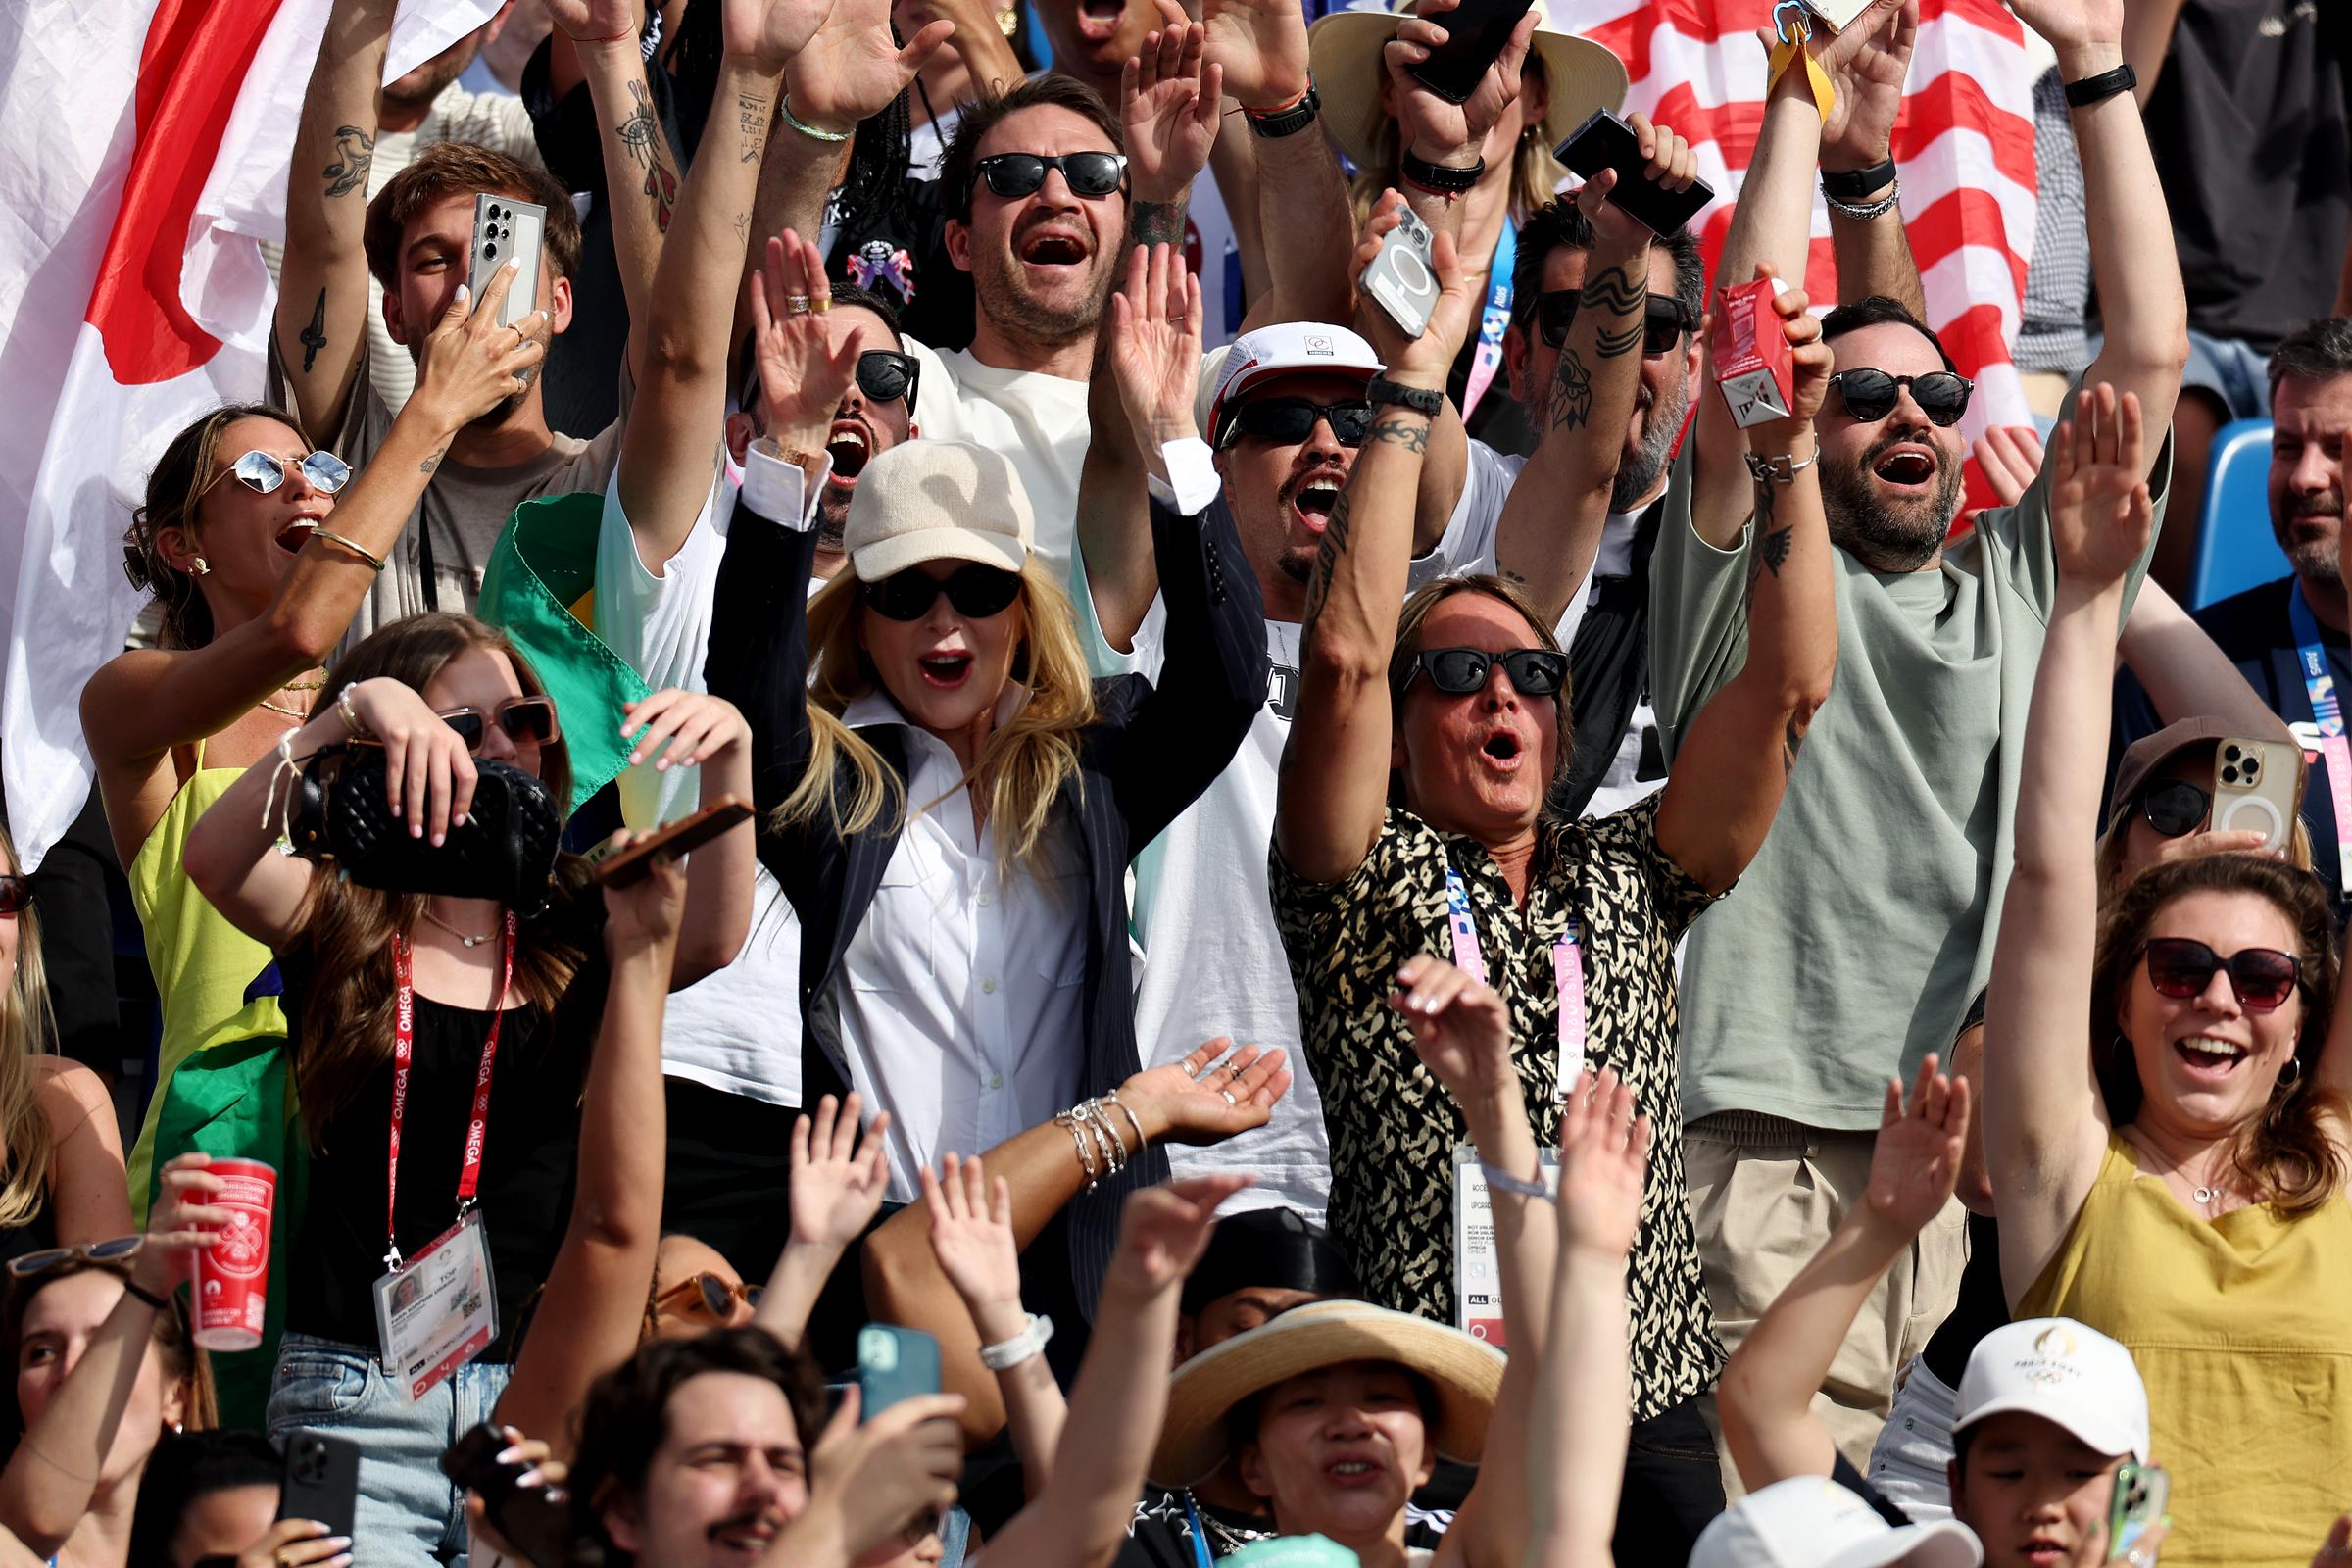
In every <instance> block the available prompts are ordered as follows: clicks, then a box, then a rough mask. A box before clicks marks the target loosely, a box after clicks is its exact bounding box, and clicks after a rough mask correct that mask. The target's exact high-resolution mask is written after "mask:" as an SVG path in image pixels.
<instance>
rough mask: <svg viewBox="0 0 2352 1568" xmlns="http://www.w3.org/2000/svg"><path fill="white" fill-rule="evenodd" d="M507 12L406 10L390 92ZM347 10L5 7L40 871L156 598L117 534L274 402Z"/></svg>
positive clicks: (27, 752)
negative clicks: (198, 445)
mask: <svg viewBox="0 0 2352 1568" xmlns="http://www.w3.org/2000/svg"><path fill="white" fill-rule="evenodd" d="M497 9H498V0H403V3H402V5H401V8H400V11H399V14H398V17H397V19H396V21H395V23H394V25H393V30H392V42H391V50H390V57H389V59H388V60H387V61H386V79H387V80H390V79H392V78H393V77H395V76H398V75H401V74H403V73H406V72H408V71H409V70H410V69H412V68H413V67H415V66H417V65H419V64H421V63H422V62H424V61H425V60H427V59H429V58H431V57H432V56H433V55H435V54H437V53H439V52H440V51H441V50H443V49H445V48H447V47H448V46H449V45H450V44H451V43H454V42H455V41H457V39H459V38H460V37H462V36H464V35H465V34H466V33H467V32H469V31H471V30H472V29H474V28H475V27H477V26H480V25H482V24H483V23H484V22H486V21H488V20H489V18H490V16H491V15H492V14H493V13H494V12H495V11H496V10H497ZM328 10H329V0H105V3H104V4H95V5H94V4H90V3H89V0H18V3H16V4H14V5H11V6H7V7H0V215H5V216H4V217H0V369H4V370H5V372H6V376H7V384H8V386H9V389H10V392H11V395H12V396H11V417H9V418H7V419H4V420H0V486H4V487H5V496H6V502H7V504H8V506H9V510H10V512H11V514H12V515H14V516H15V517H17V518H20V519H22V523H21V526H19V527H17V528H14V529H0V584H4V585H6V587H7V589H8V592H7V593H6V595H5V596H0V636H4V637H5V642H6V647H7V670H6V678H5V682H4V684H0V767H4V769H5V777H6V784H7V795H8V813H9V820H10V823H11V826H12V827H13V828H14V830H15V836H16V841H17V853H18V856H19V858H21V859H22V860H23V862H24V864H25V867H26V868H27V869H30V868H32V867H34V866H37V865H38V864H39V863H40V860H41V858H42V856H43V855H45V854H46V853H47V851H48V848H49V846H50V845H52V844H54V843H55V842H56V841H57V839H58V837H59V835H60V834H62V833H63V832H64V831H65V829H66V828H67V826H68V825H70V824H71V823H72V821H73V816H74V813H75V812H77V811H78V810H79V809H81V805H82V802H83V800H84V799H85V798H86V796H87V794H88V792H89V785H90V762H89V754H88V752H87V750H86V749H85V748H84V746H83V744H82V736H81V718H80V700H81V689H82V687H83V686H84V685H85V684H86V683H87V682H88V680H89V678H90V676H91V674H92V673H94V672H95V671H96V670H97V668H98V666H99V665H100V664H101V663H103V662H106V661H107V660H108V659H110V658H112V657H113V656H114V655H115V654H116V653H117V652H119V651H120V650H121V648H122V646H123V637H124V635H125V634H126V633H127V631H128V630H129V627H130V623H131V620H132V618H133V617H134V616H135V615H136V613H137V611H138V607H139V596H138V594H137V593H136V591H135V590H133V589H132V588H131V586H130V583H129V580H128V579H127V578H126V577H125V576H124V575H123V530H124V529H125V528H126V527H127V526H128V525H129V522H130V515H131V511H132V509H133V508H134V507H136V506H137V505H138V503H139V501H140V499H141V497H142V496H143V494H144V492H145V488H146V478H147V472H148V469H149V468H151V467H152V466H154V463H155V460H156V458H157V457H158V456H159V455H160V454H161V453H162V451H163V448H164V446H165V444H166V443H167V442H169V441H170V440H171V439H172V436H173V435H174V434H175V433H177V432H178V430H179V429H180V428H181V427H182V426H184V425H185V424H186V423H188V421H189V420H191V419H193V418H195V417H197V416H198V415H199V414H201V413H202V412H203V411H204V410H206V409H207V408H210V407H212V406H213V405H215V404H217V403H221V402H223V401H228V400H232V399H251V398H258V397H259V396H260V395H261V392H262V386H263V365H264V351H265V345H266V343H267V341H268V339H267V336H266V334H267V333H268V331H269V325H270V311H271V308H272V306H273V304H274V299H273V295H272V291H271V287H270V277H269V272H268V270H266V269H265V268H264V267H263V265H262V258H261V251H260V244H261V241H263V240H265V239H268V240H280V239H282V238H283V237H284V234H285V211H284V208H285V189H286V176H287V163H288V159H289V157H290V155H291V152H292V147H293V138H294V127H295V123H296V122H297V121H298V120H299V119H300V117H301V112H302V95H303V89H304V87H305V85H306V84H307V83H308V81H309V79H310V73H311V66H312V63H313V61H314V60H315V58H316V57H317V54H318V49H319V38H320V37H321V36H322V35H323V34H324V32H325V30H326V19H327V13H328Z"/></svg>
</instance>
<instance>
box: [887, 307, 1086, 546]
mask: <svg viewBox="0 0 2352 1568" xmlns="http://www.w3.org/2000/svg"><path fill="white" fill-rule="evenodd" d="M906 350H907V353H908V354H911V355H912V356H914V358H915V360H916V362H917V363H918V364H920V365H921V366H922V370H923V378H922V383H921V386H920V389H919V391H918V393H917V397H916V402H915V416H914V422H915V425H916V427H917V428H918V429H920V430H921V431H922V433H923V435H924V437H925V438H926V439H928V440H934V441H969V442H972V443H974V444H975V445H978V446H984V447H989V448H991V449H993V450H995V451H997V452H1001V453H1003V454H1004V455H1005V461H1006V462H1008V463H1010V464H1011V465H1012V471H1013V472H1014V473H1016V474H1018V475H1020V480H1021V488H1022V489H1023V490H1024V491H1026V492H1027V493H1028V496H1029V509H1030V511H1031V512H1033V513H1035V514H1036V515H1037V542H1036V547H1035V548H1036V551H1037V554H1038V555H1039V556H1041V557H1043V558H1044V560H1045V564H1046V565H1047V567H1048V568H1049V569H1050V570H1051V571H1052V572H1053V574H1054V581H1056V582H1067V581H1069V569H1070V541H1071V538H1072V536H1073V535H1074V534H1075V533H1076V531H1077V524H1078V470H1079V467H1080V466H1081V465H1083V464H1084V463H1085V462H1086V443H1087V432H1088V428H1089V426H1088V422H1087V416H1086V383H1085V382H1084V381H1072V380H1068V379H1065V378H1064V377H1061V376H1058V375H1046V374H1043V373H1041V372H1039V371H1035V370H1002V369H999V368H997V367H995V366H993V365H983V364H981V363H980V362H979V361H978V360H976V359H974V358H972V354H971V351H970V350H969V349H950V350H948V351H946V352H945V353H943V352H941V351H940V350H938V349H935V348H932V347H930V346H929V345H928V344H924V343H918V342H916V341H915V340H914V339H913V338H907V340H906Z"/></svg>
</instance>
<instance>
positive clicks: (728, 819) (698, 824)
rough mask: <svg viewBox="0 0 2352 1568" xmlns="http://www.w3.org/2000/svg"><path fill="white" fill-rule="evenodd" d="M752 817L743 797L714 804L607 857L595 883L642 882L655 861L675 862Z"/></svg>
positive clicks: (622, 884)
mask: <svg viewBox="0 0 2352 1568" xmlns="http://www.w3.org/2000/svg"><path fill="white" fill-rule="evenodd" d="M751 814H752V808H751V804H750V803H749V802H747V801H745V800H744V798H743V797H742V796H740V795H729V796H725V797H723V798H721V799H719V800H717V801H713V802H712V803H711V805H709V806H706V807H704V808H703V809H701V810H699V811H697V812H695V813H694V814H693V815H692V816H682V817H680V818H678V820H676V821H675V822H672V823H670V824H669V825H668V826H667V827H664V828H660V829H658V830H656V832H655V833H654V836H653V837H651V838H649V839H641V840H639V841H638V842H637V843H635V844H632V845H630V846H629V847H628V848H627V849H625V850H622V851H620V852H619V853H617V854H614V855H608V856H606V857H605V858H603V859H602V860H599V861H598V862H597V863H596V879H597V880H598V881H599V882H602V883H603V884H604V885H605V886H607V887H609V888H625V887H627V886H628V885H629V884H630V883H632V882H638V881H642V880H643V879H644V877H645V874H646V872H648V871H650V870H652V869H653V868H654V858H655V857H657V856H663V855H666V856H670V857H673V858H674V857H676V856H680V855H684V854H686V853H687V852H688V851H690V850H698V849H700V848H702V847H703V846H704V845H706V844H708V843H710V842H711V840H712V839H714V838H716V837H718V836H719V835H720V834H721V833H724V832H725V831H726V830H727V829H729V828H731V827H733V826H734V825H735V824H736V823H738V822H742V821H746V820H748V819H749V818H750V817H751Z"/></svg>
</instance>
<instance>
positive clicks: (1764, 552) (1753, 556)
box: [1747, 479, 1796, 606]
mask: <svg viewBox="0 0 2352 1568" xmlns="http://www.w3.org/2000/svg"><path fill="white" fill-rule="evenodd" d="M1779 506H1780V497H1779V495H1778V494H1777V493H1776V487H1775V486H1774V484H1773V482H1772V481H1771V480H1769V479H1759V480H1757V481H1756V543H1755V548H1754V549H1753V550H1751V551H1749V552H1748V557H1747V599H1748V603H1749V604H1750V605H1751V606H1752V605H1753V604H1754V603H1755V599H1756V581H1757V579H1758V578H1760V577H1762V576H1763V575H1764V568H1765V567H1767V566H1770V567H1771V568H1772V574H1773V575H1774V576H1775V577H1778V576H1779V575H1780V574H1781V567H1783V566H1784V565H1786V564H1788V563H1789V546H1791V545H1793V544H1794V543H1796V537H1795V527H1796V525H1795V524H1794V523H1789V524H1787V525H1786V526H1783V527H1777V528H1776V527H1774V526H1773V522H1774V518H1775V515H1776V512H1777V509H1778V508H1779Z"/></svg>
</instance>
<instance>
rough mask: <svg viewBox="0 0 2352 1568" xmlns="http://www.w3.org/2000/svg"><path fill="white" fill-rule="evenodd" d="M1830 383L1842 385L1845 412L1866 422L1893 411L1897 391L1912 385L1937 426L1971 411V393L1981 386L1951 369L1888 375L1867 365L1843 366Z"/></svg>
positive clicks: (1955, 421)
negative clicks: (1857, 367)
mask: <svg viewBox="0 0 2352 1568" xmlns="http://www.w3.org/2000/svg"><path fill="white" fill-rule="evenodd" d="M1830 385H1832V386H1833V387H1836V388H1837V389H1838V401H1839V402H1840V403H1842V404H1844V405H1845V412H1846V413H1847V414H1849V415H1851V416H1853V417H1855V418H1857V419H1860V420H1861V421H1862V422H1863V423H1865V424H1870V423H1874V422H1876V421H1877V420H1880V419H1884V418H1885V417H1887V416H1888V415H1889V414H1892V413H1893V412H1894V400H1895V396H1896V394H1898V393H1899V392H1900V391H1901V390H1902V389H1903V388H1904V387H1909V388H1910V389H1911V401H1912V402H1914V403H1916V404H1918V405H1919V412H1920V413H1922V414H1924V415H1926V416H1927V417H1928V422H1929V423H1930V424H1932V425H1935V426H1936V428H1937V429H1949V428H1950V427H1951V426H1953V425H1955V424H1958V423H1959V422H1960V416H1962V415H1963V414H1966V413H1967V412H1968V397H1969V394H1970V393H1972V392H1974V391H1975V390H1976V389H1977V384H1976V383H1975V382H1974V381H1971V380H1970V379H1969V378H1968V377H1967V376H1965V375H1956V374H1954V373H1953V372H1952V371H1950V370H1930V371H1929V372H1928V373H1927V374H1925V375H1888V374H1887V372H1886V371H1885V370H1873V369H1867V368H1865V369H1859V370H1839V371H1838V373H1837V374H1836V375H1833V376H1831V377H1830Z"/></svg>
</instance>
